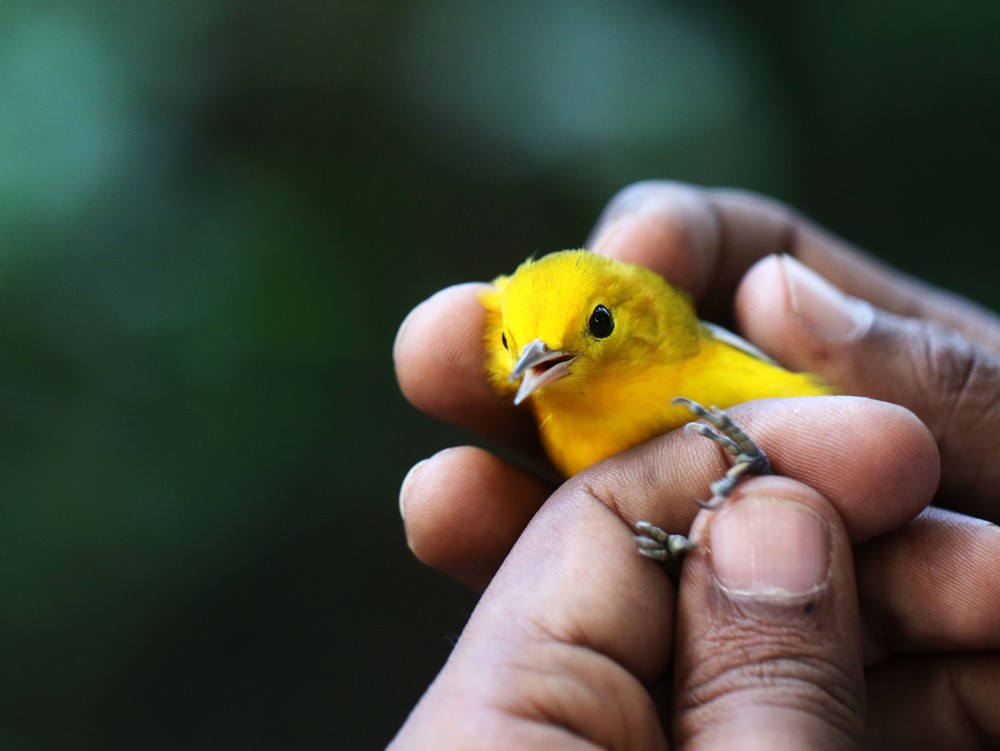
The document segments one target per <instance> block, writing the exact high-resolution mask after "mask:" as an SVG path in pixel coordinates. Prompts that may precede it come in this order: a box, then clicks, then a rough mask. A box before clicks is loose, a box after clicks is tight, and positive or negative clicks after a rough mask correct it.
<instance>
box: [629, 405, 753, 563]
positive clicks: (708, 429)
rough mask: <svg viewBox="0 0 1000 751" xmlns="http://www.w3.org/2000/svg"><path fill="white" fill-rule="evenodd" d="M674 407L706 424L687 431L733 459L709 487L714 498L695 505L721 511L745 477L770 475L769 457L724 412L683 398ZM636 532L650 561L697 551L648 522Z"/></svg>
mask: <svg viewBox="0 0 1000 751" xmlns="http://www.w3.org/2000/svg"><path fill="white" fill-rule="evenodd" d="M672 404H675V405H678V406H682V407H687V409H688V410H690V412H691V413H692V414H693V415H695V417H697V418H698V419H700V420H704V422H705V423H707V424H702V423H698V422H692V423H688V424H687V425H685V426H684V429H685V430H688V431H690V432H692V433H697V434H698V435H700V436H704V437H705V438H708V439H709V440H710V441H714V442H715V443H717V444H718V445H719V446H721V447H722V448H723V449H725V451H726V453H727V454H729V455H730V456H732V457H733V458H734V463H733V466H732V467H730V468H729V470H728V471H727V472H726V474H725V475H724V476H723V477H721V478H720V479H718V480H716V481H715V482H713V483H712V484H711V485H710V486H709V489H710V490H711V491H712V497H711V498H709V499H708V500H707V501H703V500H700V499H696V501H695V502H696V503H697V504H698V505H699V506H701V507H702V508H704V509H709V510H711V509H715V508H718V507H719V506H721V505H722V504H723V503H725V501H726V499H727V498H729V496H730V495H732V492H733V489H734V488H735V487H736V485H737V484H738V483H739V482H740V481H741V480H743V479H744V478H745V477H749V476H750V475H769V474H771V462H770V461H769V460H768V458H767V454H765V453H764V452H763V450H761V448H760V447H759V446H757V444H756V443H754V442H753V439H751V438H750V436H748V435H747V434H746V433H745V432H743V429H742V428H740V426H739V425H737V424H736V423H734V422H733V421H732V420H731V419H729V415H727V414H726V413H725V412H723V411H722V410H721V409H719V408H717V407H703V406H702V405H700V404H698V402H695V401H691V400H690V399H687V398H685V397H683V396H678V397H677V398H675V399H674V400H673V402H672ZM635 528H636V531H637V532H638V533H639V534H638V535H636V537H635V544H636V547H637V548H638V550H639V554H640V555H644V556H646V557H647V558H653V559H655V560H657V561H678V560H680V559H681V558H683V557H684V555H685V554H686V553H689V552H691V551H692V550H694V549H695V547H696V545H695V543H693V542H691V541H690V540H689V539H688V538H686V537H684V535H673V534H667V533H666V532H664V531H663V530H662V529H660V528H659V527H657V526H654V525H652V524H650V523H649V522H644V521H641V522H636V525H635Z"/></svg>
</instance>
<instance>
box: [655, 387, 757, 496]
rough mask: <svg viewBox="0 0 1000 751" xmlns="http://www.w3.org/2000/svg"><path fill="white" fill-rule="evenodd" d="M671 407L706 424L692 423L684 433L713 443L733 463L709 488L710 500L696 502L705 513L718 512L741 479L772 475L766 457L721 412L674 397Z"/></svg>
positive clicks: (715, 408)
mask: <svg viewBox="0 0 1000 751" xmlns="http://www.w3.org/2000/svg"><path fill="white" fill-rule="evenodd" d="M672 404H675V405H678V406H682V407H686V408H687V409H688V410H689V411H690V412H691V413H692V414H693V415H695V417H697V418H698V419H700V420H704V421H705V422H706V423H708V424H707V425H703V424H701V423H697V422H692V423H689V424H688V425H686V426H685V430H689V431H691V432H694V433H697V434H698V435H701V436H704V437H705V438H708V439H709V440H710V441H714V442H715V443H717V444H718V445H719V446H721V447H722V448H723V449H725V451H726V453H727V454H729V455H730V456H732V457H734V459H735V462H734V464H733V466H732V467H730V468H729V470H728V471H727V472H726V474H725V476H724V477H722V478H721V479H719V480H716V481H715V482H713V483H712V484H711V485H710V486H709V489H710V490H711V491H712V497H711V498H709V499H708V500H707V501H703V500H700V499H699V500H697V503H698V505H699V506H701V507H702V508H705V509H714V508H718V507H719V506H721V505H722V504H723V503H724V502H725V500H726V499H727V498H728V497H729V496H730V495H731V494H732V492H733V489H734V488H735V487H736V485H737V484H738V483H739V482H740V480H742V479H743V478H745V477H749V476H750V475H769V474H771V462H770V460H768V458H767V454H765V453H764V451H763V450H762V449H761V448H760V447H759V446H758V445H757V444H756V443H754V442H753V439H752V438H750V436H748V435H747V434H746V433H745V432H744V431H743V429H742V428H741V427H740V426H739V425H737V424H736V423H734V422H733V421H732V420H731V419H729V415H727V414H726V413H725V412H723V411H722V410H721V409H719V408H718V407H703V406H702V405H700V404H698V402H695V401H691V400H690V399H687V398H685V397H683V396H678V397H676V398H675V399H674V400H673V402H672Z"/></svg>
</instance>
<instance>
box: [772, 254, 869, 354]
mask: <svg viewBox="0 0 1000 751" xmlns="http://www.w3.org/2000/svg"><path fill="white" fill-rule="evenodd" d="M778 264H779V267H780V268H781V271H782V276H783V277H784V280H785V288H786V289H787V291H788V300H789V303H790V305H791V308H792V314H793V315H794V316H795V317H796V318H797V319H798V320H799V323H800V324H801V325H802V326H804V327H805V328H806V329H808V330H809V331H810V332H812V333H813V334H815V335H816V336H818V337H820V338H822V339H826V340H827V341H834V342H846V341H850V340H851V339H855V338H857V337H858V336H860V335H861V334H863V333H864V332H865V331H866V330H867V329H868V327H869V326H870V325H871V321H872V316H873V311H872V307H871V305H869V304H868V303H867V302H865V301H864V300H861V299H859V298H857V297H851V296H849V295H845V294H844V293H843V292H841V291H840V290H839V289H837V288H836V287H835V286H833V285H832V284H830V282H828V281H827V280H826V279H824V278H823V277H821V276H820V275H819V274H817V273H816V272H815V271H813V270H812V269H810V268H809V267H808V266H806V265H804V264H802V263H800V262H799V261H797V260H795V259H794V258H792V257H791V256H787V255H780V256H778Z"/></svg>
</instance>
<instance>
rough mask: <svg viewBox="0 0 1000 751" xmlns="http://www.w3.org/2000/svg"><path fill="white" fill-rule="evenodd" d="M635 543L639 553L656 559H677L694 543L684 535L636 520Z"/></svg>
mask: <svg viewBox="0 0 1000 751" xmlns="http://www.w3.org/2000/svg"><path fill="white" fill-rule="evenodd" d="M635 529H636V531H637V532H638V533H639V534H637V535H636V536H635V545H636V548H637V549H638V551H639V555H644V556H646V557H647V558H652V559H653V560H657V561H679V560H680V559H681V558H682V557H684V554H685V553H689V552H691V551H692V550H694V548H695V544H694V543H693V542H691V541H690V540H689V539H688V538H686V537H685V536H684V535H671V534H667V533H666V532H664V531H663V530H662V529H660V528H659V527H657V526H655V525H653V524H650V523H649V522H642V521H640V522H636V523H635Z"/></svg>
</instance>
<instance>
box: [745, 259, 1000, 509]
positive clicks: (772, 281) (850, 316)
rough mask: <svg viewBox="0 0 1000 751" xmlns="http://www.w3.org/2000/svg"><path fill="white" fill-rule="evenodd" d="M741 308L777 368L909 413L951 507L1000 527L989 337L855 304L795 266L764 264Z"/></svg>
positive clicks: (997, 362) (998, 361) (791, 262)
mask: <svg viewBox="0 0 1000 751" xmlns="http://www.w3.org/2000/svg"><path fill="white" fill-rule="evenodd" d="M736 306H737V315H738V317H739V320H740V323H741V324H742V325H741V329H742V330H743V332H744V334H745V335H746V336H747V337H748V338H749V339H750V340H752V341H753V342H754V343H755V344H757V345H759V346H760V347H762V348H763V349H764V350H765V351H766V352H767V353H768V354H770V355H772V356H773V357H775V358H776V359H777V360H778V361H780V362H782V363H784V364H785V365H788V366H790V367H793V368H795V369H798V370H807V371H810V372H814V373H817V374H818V375H819V376H821V377H822V378H823V379H825V380H826V381H828V382H829V383H831V384H832V385H833V386H834V387H835V388H836V389H838V390H839V391H841V392H843V393H847V394H854V395H858V396H869V397H872V398H875V399H881V400H884V401H889V402H894V403H896V404H901V405H902V406H904V407H907V408H908V409H910V410H911V411H912V412H913V413H914V414H916V415H917V417H919V418H920V419H921V420H922V421H923V422H924V423H925V424H926V425H927V427H928V428H929V429H930V431H931V433H932V434H933V435H934V438H935V440H936V441H937V444H938V448H939V450H940V452H941V465H942V478H941V488H942V490H943V491H944V493H945V496H946V498H947V499H948V501H949V503H950V504H951V505H953V506H954V507H955V508H958V509H959V510H961V511H963V512H965V513H969V514H973V515H976V516H981V517H984V518H988V519H992V520H994V521H996V520H997V519H998V510H997V508H996V501H995V489H996V487H997V486H998V485H1000V463H998V462H997V461H996V453H995V450H994V445H993V442H992V441H990V440H984V436H991V435H993V434H994V433H996V432H997V431H998V430H1000V400H998V398H997V388H996V384H997V383H998V382H1000V355H998V353H996V352H995V351H994V350H993V349H992V348H990V347H989V346H988V345H986V344H982V343H978V342H977V339H978V341H979V342H981V341H982V337H977V338H974V337H973V336H972V333H974V332H970V334H969V335H968V336H967V335H966V334H965V333H963V332H962V331H960V330H958V329H955V328H950V327H948V326H945V325H942V324H940V323H938V322H935V321H932V320H927V319H924V318H910V317H906V316H901V315H896V314H894V313H889V312H887V311H885V310H882V309H880V308H877V307H874V306H872V305H870V304H869V303H868V302H865V301H863V300H861V299H858V298H854V297H849V296H847V295H845V294H844V293H843V292H841V291H840V290H839V289H837V288H836V287H834V286H833V285H832V284H830V283H829V282H827V281H826V280H825V279H823V278H822V277H820V276H819V275H818V274H816V273H815V272H814V271H812V270H811V269H809V268H807V267H806V266H804V265H803V264H801V263H800V262H799V261H797V260H795V259H794V258H791V257H790V256H780V257H779V256H770V257H768V258H765V259H763V260H762V261H760V262H759V263H757V264H756V265H755V266H754V267H753V268H752V269H751V270H750V271H749V272H748V273H747V275H746V277H745V278H744V280H743V282H742V284H741V287H740V290H739V293H738V295H737V303H736ZM957 320H959V319H958V318H956V321H957ZM977 320H978V319H977ZM952 323H953V324H954V323H955V321H952ZM974 323H975V321H974ZM980 333H981V332H980ZM997 333H1000V331H998V332H997Z"/></svg>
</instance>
